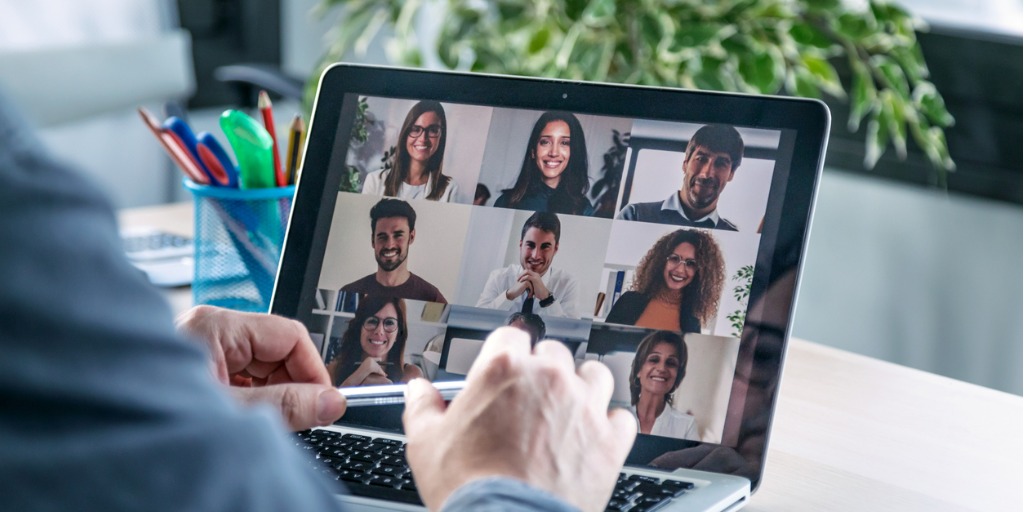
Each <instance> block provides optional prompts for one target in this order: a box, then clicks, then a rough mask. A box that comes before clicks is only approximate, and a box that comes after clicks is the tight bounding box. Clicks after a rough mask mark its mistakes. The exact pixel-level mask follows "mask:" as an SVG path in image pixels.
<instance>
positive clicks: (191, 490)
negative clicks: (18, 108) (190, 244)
mask: <svg viewBox="0 0 1024 512" xmlns="http://www.w3.org/2000/svg"><path fill="white" fill-rule="evenodd" d="M12 110H13V109H11V108H10V107H9V103H8V101H7V100H6V98H5V97H4V96H3V95H2V94H0V283H2V284H0V397H3V406H2V407H0V432H3V435H2V438H3V442H0V496H3V508H5V509H9V510H70V509H85V510H104V511H107V510H156V511H161V510H168V511H171V510H173V511H179V510H245V511H253V510H256V511H260V510H332V509H337V508H339V503H338V502H337V500H336V499H335V498H334V496H333V494H332V492H331V490H330V489H329V488H328V485H327V484H326V482H324V481H321V480H320V477H319V476H317V475H316V474H315V472H314V471H313V470H312V468H311V467H310V465H309V463H308V462H307V461H306V460H304V459H303V457H304V455H302V454H300V453H299V451H298V450H297V449H295V448H293V447H292V446H291V444H292V443H291V441H290V439H289V434H287V433H286V432H285V430H284V428H283V426H282V425H281V422H280V419H279V418H278V417H277V415H276V413H274V412H271V411H268V410H261V409H243V408H241V407H239V406H238V405H237V404H236V402H235V401H234V400H233V399H231V398H230V397H229V396H228V395H227V394H226V393H225V392H224V391H223V389H222V387H221V386H220V385H219V384H218V383H217V382H216V381H215V380H214V379H213V378H212V377H211V375H210V371H209V369H208V367H207V357H206V356H205V355H204V353H203V352H202V351H201V350H200V349H199V348H198V344H197V343H194V342H190V341H188V340H184V339H181V338H180V337H178V336H177V335H176V334H175V332H174V327H173V322H172V317H171V311H170V309H169V308H168V306H167V305H166V304H165V302H164V300H163V298H162V297H161V296H160V294H159V293H158V292H157V291H156V290H155V289H153V288H152V287H151V286H149V284H148V283H147V282H146V281H145V278H144V277H143V276H142V275H141V273H139V272H138V271H137V270H135V269H134V267H132V266H131V265H130V264H128V263H127V262H126V261H125V258H124V257H123V253H122V250H121V246H120V238H119V236H118V233H117V229H116V227H115V219H114V214H113V211H112V210H111V207H110V205H109V204H108V203H107V202H106V201H105V200H104V199H103V198H102V196H101V195H100V194H99V193H98V192H97V191H96V189H95V187H93V186H92V185H91V184H90V183H87V182H86V180H84V179H82V178H81V177H80V176H79V175H78V173H76V172H71V171H69V170H68V169H67V166H66V165H64V164H62V163H59V162H57V161H55V160H54V159H52V158H51V157H50V156H49V155H48V154H47V153H46V152H45V151H43V150H42V149H41V145H40V143H39V142H38V141H37V140H36V139H35V138H34V137H33V135H32V134H31V133H30V132H29V131H27V130H25V129H24V128H23V127H24V126H25V122H24V121H23V120H22V119H20V118H19V116H17V115H16V114H15V113H14V112H13V111H12ZM140 129H142V128H141V127H140ZM154 143H155V142H154ZM121 171H123V172H130V169H122V170H121Z"/></svg>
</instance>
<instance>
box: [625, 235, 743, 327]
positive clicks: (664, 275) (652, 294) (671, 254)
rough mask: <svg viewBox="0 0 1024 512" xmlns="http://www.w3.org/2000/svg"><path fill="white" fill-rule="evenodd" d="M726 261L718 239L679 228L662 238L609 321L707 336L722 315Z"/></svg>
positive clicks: (643, 261)
mask: <svg viewBox="0 0 1024 512" xmlns="http://www.w3.org/2000/svg"><path fill="white" fill-rule="evenodd" d="M724 282H725V261H724V259H723V258H722V251H721V249H719V247H718V243H717V242H715V239H714V237H713V236H712V235H711V234H710V233H708V232H706V231H701V230H688V229H677V230H675V231H673V232H671V233H669V234H667V235H665V236H663V237H661V238H660V239H659V240H658V241H657V242H655V244H654V246H653V247H651V249H650V250H649V251H647V254H646V255H644V257H643V258H642V259H641V260H640V263H639V264H638V265H637V267H636V276H635V277H634V279H633V286H632V287H631V289H630V291H628V292H626V293H623V294H622V296H621V297H619V300H617V301H615V304H613V305H612V309H611V311H610V312H609V313H608V318H606V319H605V321H606V322H608V323H614V324H626V325H637V326H640V327H648V328H651V329H664V330H667V331H673V332H701V330H702V329H706V328H709V327H710V326H711V323H712V322H713V321H714V320H715V314H716V313H718V303H719V300H720V297H721V295H722V286H724Z"/></svg>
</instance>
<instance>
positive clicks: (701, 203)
mask: <svg viewBox="0 0 1024 512" xmlns="http://www.w3.org/2000/svg"><path fill="white" fill-rule="evenodd" d="M694 181H695V180H692V181H691V182H690V190H688V191H687V192H688V195H689V196H690V202H691V203H693V208H695V209H698V210H701V209H704V208H707V207H709V206H711V205H713V204H715V201H717V200H718V196H719V195H720V193H721V190H722V188H721V186H716V187H715V192H716V193H715V194H714V195H710V194H709V195H708V196H704V197H708V199H706V200H705V199H704V197H702V196H700V195H698V194H697V193H696V192H694V190H693V187H694ZM702 185H703V188H705V189H707V188H708V185H709V184H708V183H703V184H702Z"/></svg>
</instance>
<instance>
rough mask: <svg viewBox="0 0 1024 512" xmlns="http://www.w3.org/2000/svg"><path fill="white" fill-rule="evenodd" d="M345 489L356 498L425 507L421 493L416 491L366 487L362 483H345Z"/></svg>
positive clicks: (375, 486) (376, 486)
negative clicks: (376, 499)
mask: <svg viewBox="0 0 1024 512" xmlns="http://www.w3.org/2000/svg"><path fill="white" fill-rule="evenodd" d="M345 487H346V488H347V489H348V492H350V493H351V494H352V495H354V496H363V497H366V498H380V499H386V500H391V501H398V502H402V503H412V504H414V505H423V500H421V499H420V495H419V493H417V492H416V491H414V490H407V489H396V488H393V487H380V486H378V485H366V484H362V483H349V482H346V483H345Z"/></svg>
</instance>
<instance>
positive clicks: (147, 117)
mask: <svg viewBox="0 0 1024 512" xmlns="http://www.w3.org/2000/svg"><path fill="white" fill-rule="evenodd" d="M138 110H139V115H140V116H141V117H142V122H144V123H146V126H147V127H149V130H150V131H151V132H153V135H154V136H156V139H157V140H158V141H160V144H161V145H162V146H163V147H164V151H167V154H168V155H170V157H171V159H172V160H174V163H175V164H177V165H178V167H179V168H181V170H182V172H184V173H185V176H188V178H189V179H190V180H192V181H193V182H195V183H199V184H200V185H208V184H209V183H210V180H209V179H208V178H207V177H206V175H205V174H203V171H202V170H200V169H199V165H198V164H196V162H195V160H193V159H192V155H190V154H189V153H188V150H186V149H185V146H184V145H183V144H182V143H181V141H180V139H178V138H177V136H175V135H174V134H173V133H170V132H166V131H164V129H163V128H162V127H161V126H160V123H159V121H157V120H156V118H155V117H153V114H151V113H150V112H149V111H148V110H146V109H144V108H142V107H139V109H138Z"/></svg>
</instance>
